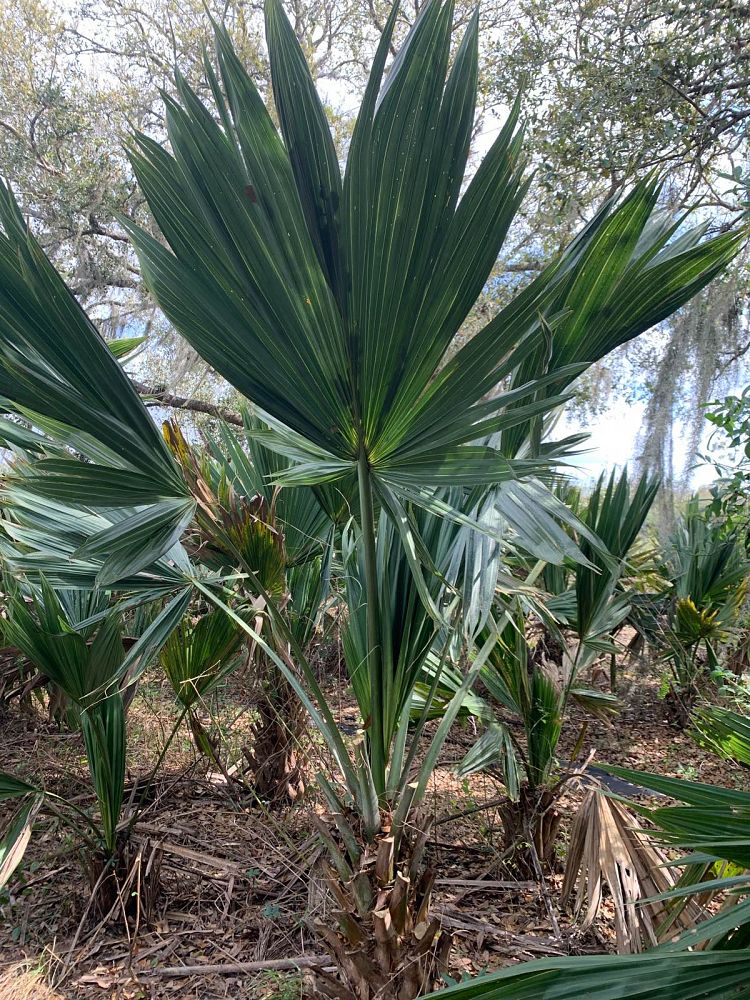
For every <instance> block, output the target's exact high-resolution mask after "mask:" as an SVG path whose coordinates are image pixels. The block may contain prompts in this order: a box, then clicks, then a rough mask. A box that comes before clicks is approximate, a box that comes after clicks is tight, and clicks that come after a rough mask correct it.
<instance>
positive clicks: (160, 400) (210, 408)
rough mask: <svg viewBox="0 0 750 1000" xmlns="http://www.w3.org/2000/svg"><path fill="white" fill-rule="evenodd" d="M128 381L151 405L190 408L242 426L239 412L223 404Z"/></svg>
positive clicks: (162, 387) (179, 408) (157, 386)
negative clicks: (176, 394) (219, 404)
mask: <svg viewBox="0 0 750 1000" xmlns="http://www.w3.org/2000/svg"><path fill="white" fill-rule="evenodd" d="M130 381H131V382H132V383H133V386H134V387H135V390H136V392H137V393H138V394H139V396H143V397H144V398H146V399H148V400H150V401H151V405H152V406H170V407H172V408H173V409H176V410H192V411H193V412H194V413H205V414H207V415H208V416H209V417H216V419H217V420H224V421H225V422H226V423H228V424H233V425H234V426H235V427H243V426H244V424H243V422H242V417H241V416H240V414H239V413H235V412H234V411H233V410H228V409H226V408H225V407H223V406H217V405H216V404H215V403H207V402H205V401H204V400H202V399H193V398H191V397H190V396H175V395H174V394H173V393H171V392H167V390H166V387H165V386H163V385H144V383H143V382H138V381H136V379H131V380H130ZM146 405H147V406H148V405H149V404H148V403H147V404H146Z"/></svg>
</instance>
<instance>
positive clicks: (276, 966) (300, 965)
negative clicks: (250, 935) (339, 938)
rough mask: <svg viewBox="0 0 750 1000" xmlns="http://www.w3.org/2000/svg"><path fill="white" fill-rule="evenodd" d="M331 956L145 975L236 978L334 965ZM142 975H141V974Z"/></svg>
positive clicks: (179, 968)
mask: <svg viewBox="0 0 750 1000" xmlns="http://www.w3.org/2000/svg"><path fill="white" fill-rule="evenodd" d="M332 964H333V959H332V958H331V956H330V955H297V957H296V958H268V959H265V960H264V961H260V962H229V963H225V964H224V965H172V966H167V967H166V968H164V969H149V971H148V972H147V973H143V975H144V976H145V975H148V976H156V977H158V978H160V979H179V978H181V977H182V976H197V975H204V976H236V975H238V974H242V973H245V972H263V971H264V970H275V971H277V972H283V971H284V970H293V969H311V968H314V967H315V966H317V965H332ZM139 975H141V973H139Z"/></svg>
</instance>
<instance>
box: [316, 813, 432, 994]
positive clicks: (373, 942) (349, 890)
mask: <svg viewBox="0 0 750 1000" xmlns="http://www.w3.org/2000/svg"><path fill="white" fill-rule="evenodd" d="M334 818H336V817H334ZM338 819H339V820H342V819H343V818H342V817H338ZM344 825H346V826H347V828H348V823H347V821H346V820H345V819H343V822H339V823H337V826H338V828H339V829H342V828H343V827H344ZM431 825H432V821H431V819H429V818H428V817H427V816H426V815H424V814H421V815H420V814H416V815H414V816H413V817H411V818H410V820H409V823H408V829H409V831H410V832H409V835H408V836H407V834H406V832H404V834H403V835H402V836H401V837H398V835H395V836H394V834H393V833H392V832H390V830H386V831H384V832H382V833H381V834H380V835H379V836H378V837H377V838H376V839H375V840H374V842H371V843H370V844H368V845H367V846H366V847H365V849H364V850H363V851H362V852H361V855H360V858H359V862H358V864H357V865H356V868H355V869H352V868H350V867H349V865H348V863H347V861H346V859H345V858H344V855H343V852H342V851H341V850H340V849H339V847H338V846H337V844H336V841H335V839H334V836H333V834H332V832H331V830H330V829H329V828H328V827H326V826H325V824H324V823H323V822H322V821H321V822H320V827H319V828H320V829H321V833H322V839H323V840H324V842H325V843H326V845H327V846H328V849H329V855H331V857H332V859H333V860H334V864H335V866H336V869H337V870H336V871H334V870H333V869H331V868H329V867H327V868H326V884H327V885H328V888H329V889H330V892H331V895H332V896H333V898H334V899H335V901H336V904H337V909H335V910H334V911H333V913H332V917H333V918H334V919H335V921H336V926H331V925H330V923H329V922H323V921H320V920H319V921H316V924H315V930H316V932H317V933H318V934H319V936H320V937H321V938H322V939H323V940H324V941H325V943H326V944H327V945H328V947H329V948H330V950H331V952H332V953H333V955H334V957H335V959H336V963H337V965H338V968H339V973H338V978H336V977H334V976H331V975H329V974H326V973H324V972H320V973H316V985H317V988H318V990H319V991H320V992H321V993H324V994H325V995H327V996H330V997H332V998H335V1000H375V998H376V997H377V1000H415V998H416V997H419V996H423V995H424V994H425V993H429V992H431V991H432V990H433V989H434V988H435V986H436V985H437V980H438V977H439V975H440V973H441V972H442V971H444V970H445V969H446V967H447V960H448V956H449V954H450V949H451V944H452V938H451V936H450V935H449V934H447V933H446V932H445V931H443V930H442V929H441V926H440V921H439V920H438V919H437V918H436V917H434V916H431V914H430V902H431V899H432V887H433V884H434V881H435V875H434V872H432V871H431V870H430V869H429V868H425V867H424V866H423V865H422V857H423V855H424V850H425V846H426V843H427V839H428V836H429V832H430V829H431ZM406 829H407V824H404V831H406ZM397 841H398V843H397ZM349 853H350V856H351V851H350V852H349Z"/></svg>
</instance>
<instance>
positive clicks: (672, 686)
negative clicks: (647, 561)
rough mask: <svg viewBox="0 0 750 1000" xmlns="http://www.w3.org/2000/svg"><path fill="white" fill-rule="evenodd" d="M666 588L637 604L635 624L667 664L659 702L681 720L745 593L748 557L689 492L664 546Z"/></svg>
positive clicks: (749, 571)
mask: <svg viewBox="0 0 750 1000" xmlns="http://www.w3.org/2000/svg"><path fill="white" fill-rule="evenodd" d="M662 572H663V575H664V576H665V577H666V579H667V581H668V583H669V589H668V590H666V591H665V592H662V593H661V594H656V595H651V597H650V599H647V600H645V601H643V602H642V604H641V607H640V608H639V610H638V613H637V614H636V616H635V618H634V622H635V624H636V626H637V627H638V628H639V630H640V631H641V633H642V635H643V636H644V638H645V640H646V641H647V642H648V643H649V645H650V646H652V648H654V649H655V650H657V652H658V653H659V655H660V657H661V658H662V660H663V661H664V662H665V663H666V664H667V668H668V675H667V679H666V692H665V703H666V706H667V708H668V711H669V714H670V717H671V718H672V720H673V721H674V723H675V724H677V725H679V726H685V725H686V724H687V722H688V720H689V718H690V713H691V711H692V708H693V705H694V704H695V702H696V700H697V698H698V697H699V695H700V694H701V691H702V690H703V689H704V688H705V686H706V683H707V682H708V680H709V677H710V674H711V672H712V671H714V670H716V669H717V668H719V666H720V656H719V654H720V650H721V647H722V645H725V644H726V643H727V642H729V641H730V639H731V637H732V633H733V628H734V627H735V626H736V624H737V623H738V620H739V614H740V610H741V607H742V603H743V601H744V599H745V596H746V594H747V580H748V575H749V574H750V563H749V562H748V559H747V556H746V554H745V551H744V546H743V544H742V541H741V539H740V537H739V536H738V535H737V533H735V532H731V531H729V532H728V531H727V529H726V527H725V526H724V524H723V522H722V521H721V520H720V519H718V518H716V517H714V516H713V515H712V513H711V511H710V509H709V508H706V507H705V506H702V505H701V503H700V501H699V498H698V497H693V498H692V499H691V500H690V502H689V503H688V505H687V509H686V510H685V513H684V514H683V515H682V516H681V517H680V518H679V519H678V522H677V525H676V527H675V530H674V532H673V533H672V536H671V537H670V539H669V542H668V545H667V546H666V553H665V558H664V569H663V571H662Z"/></svg>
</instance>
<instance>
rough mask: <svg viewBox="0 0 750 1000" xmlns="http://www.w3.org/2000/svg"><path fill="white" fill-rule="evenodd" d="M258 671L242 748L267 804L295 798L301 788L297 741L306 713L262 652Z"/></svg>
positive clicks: (286, 683)
mask: <svg viewBox="0 0 750 1000" xmlns="http://www.w3.org/2000/svg"><path fill="white" fill-rule="evenodd" d="M256 662H257V665H258V672H259V675H260V676H259V694H258V699H257V706H256V707H257V712H258V720H257V722H255V723H254V725H253V740H252V744H251V746H250V747H249V748H248V749H247V750H245V758H246V759H247V762H248V765H249V767H248V770H249V771H250V772H251V773H252V776H253V785H254V787H255V791H256V793H257V795H258V797H259V798H261V799H263V800H264V801H265V802H269V803H270V804H271V805H281V804H283V803H285V802H287V803H288V802H289V801H292V802H293V801H295V800H296V799H298V798H300V797H301V796H302V795H303V794H304V792H305V776H304V772H303V767H302V755H301V752H300V747H301V742H302V740H303V738H304V735H305V730H306V726H307V715H306V712H305V709H304V708H303V706H302V704H301V702H300V700H299V698H298V697H297V695H296V694H295V693H294V690H293V689H292V687H291V685H290V684H289V682H288V681H287V680H286V678H285V677H284V676H283V674H282V673H281V672H280V671H279V670H278V669H277V668H276V667H275V665H274V664H273V663H270V662H268V661H267V660H266V658H265V657H264V656H262V655H258V656H257V659H256Z"/></svg>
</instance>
